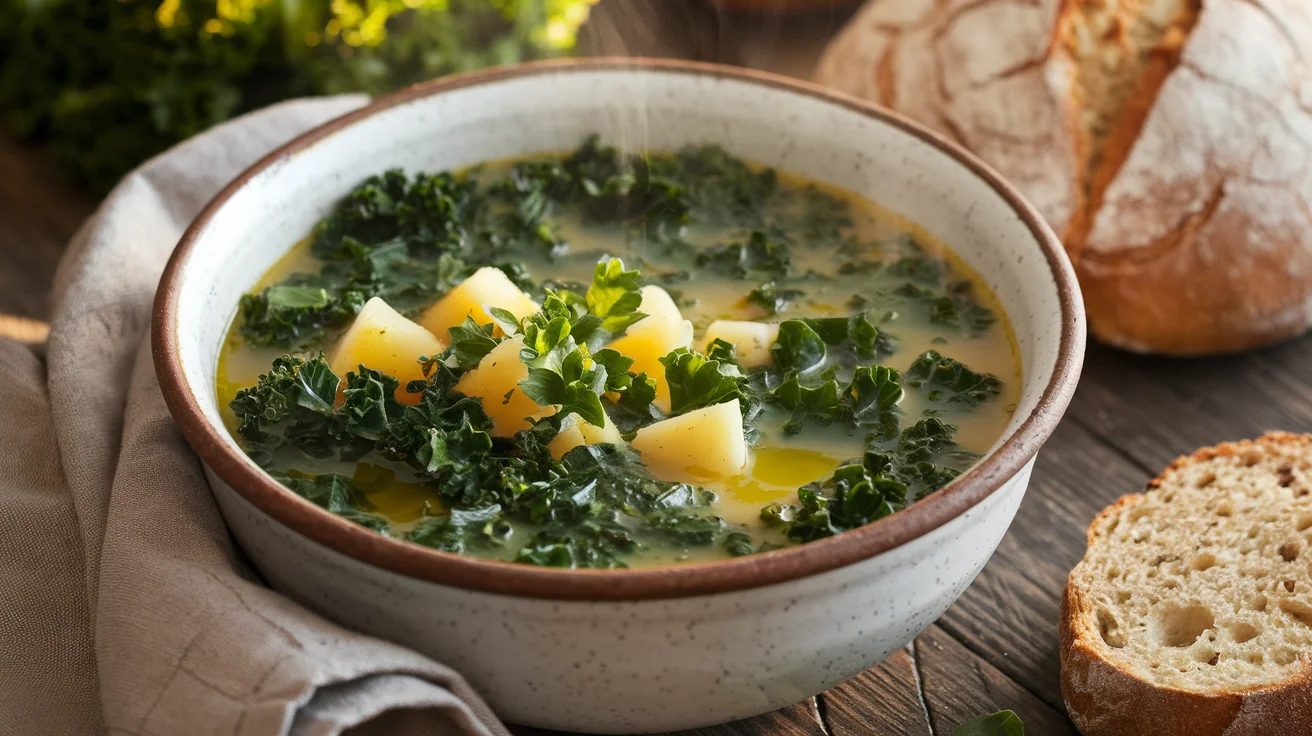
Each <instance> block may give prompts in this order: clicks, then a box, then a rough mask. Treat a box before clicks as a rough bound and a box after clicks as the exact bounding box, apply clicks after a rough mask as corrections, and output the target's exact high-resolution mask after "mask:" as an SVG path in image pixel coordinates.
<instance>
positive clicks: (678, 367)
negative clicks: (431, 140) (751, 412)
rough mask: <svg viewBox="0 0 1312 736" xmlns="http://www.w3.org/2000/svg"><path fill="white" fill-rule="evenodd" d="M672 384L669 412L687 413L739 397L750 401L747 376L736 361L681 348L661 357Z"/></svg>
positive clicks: (666, 374) (666, 377) (674, 413)
mask: <svg viewBox="0 0 1312 736" xmlns="http://www.w3.org/2000/svg"><path fill="white" fill-rule="evenodd" d="M660 361H661V365H663V366H665V382H666V383H667V384H668V385H669V387H670V412H671V414H673V415H676V416H677V415H679V414H686V413H688V412H690V411H696V410H697V409H702V408H705V407H708V406H714V405H716V404H723V403H724V402H726V401H732V400H734V399H740V400H741V401H742V402H744V403H745V402H747V401H749V400H750V397H749V396H748V395H747V393H746V389H745V386H746V380H745V379H744V378H743V374H742V372H741V371H739V370H738V366H737V365H736V364H735V363H730V362H727V361H723V360H715V359H712V358H709V357H707V356H705V355H702V354H701V353H698V352H695V351H692V350H689V349H688V348H678V349H676V350H673V351H671V352H670V353H669V354H668V355H666V356H664V357H662V358H661V359H660Z"/></svg>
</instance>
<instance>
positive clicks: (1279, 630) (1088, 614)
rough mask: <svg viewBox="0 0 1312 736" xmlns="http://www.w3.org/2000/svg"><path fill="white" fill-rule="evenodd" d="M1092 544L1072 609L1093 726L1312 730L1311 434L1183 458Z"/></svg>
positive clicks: (1067, 598) (1297, 734) (1210, 732)
mask: <svg viewBox="0 0 1312 736" xmlns="http://www.w3.org/2000/svg"><path fill="white" fill-rule="evenodd" d="M1088 545H1089V546H1088V551H1087V552H1086V553H1085V556H1084V559H1083V560H1082V561H1081V562H1080V563H1079V564H1078V565H1076V567H1075V569H1074V570H1073V571H1072V572H1071V575H1070V579H1069V580H1068V581H1067V583H1066V592H1065V595H1064V597H1063V599H1062V607H1061V609H1062V610H1061V679H1062V694H1063V695H1064V697H1065V700H1066V709H1067V711H1068V712H1069V713H1070V716H1071V719H1072V720H1073V721H1074V722H1075V725H1076V726H1077V727H1079V729H1080V731H1081V732H1083V733H1084V734H1085V736H1130V735H1132V734H1151V735H1152V736H1249V735H1251V736H1275V735H1277V734H1279V735H1280V736H1306V735H1312V435H1298V434H1289V433H1285V432H1277V433H1272V434H1268V435H1266V436H1264V437H1262V438H1260V439H1257V440H1254V441H1244V442H1231V443H1225V444H1221V445H1217V446H1215V447H1209V448H1204V449H1202V450H1199V451H1197V452H1195V453H1194V454H1192V455H1189V456H1186V457H1182V458H1180V459H1178V460H1176V461H1175V462H1174V463H1172V464H1171V465H1170V467H1168V468H1167V469H1166V470H1165V471H1164V472H1163V473H1162V474H1161V475H1160V476H1158V477H1157V478H1156V479H1154V480H1153V481H1152V482H1150V483H1149V484H1148V490H1147V492H1145V493H1142V494H1133V495H1129V496H1124V497H1123V498H1121V499H1120V500H1119V501H1117V502H1116V503H1115V504H1113V505H1111V506H1110V507H1108V508H1107V509H1105V510H1104V511H1103V512H1102V513H1101V514H1099V515H1098V517H1097V518H1095V519H1094V521H1093V524H1092V525H1090V527H1089V533H1088Z"/></svg>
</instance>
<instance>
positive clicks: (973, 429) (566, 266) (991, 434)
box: [216, 164, 1021, 567]
mask: <svg viewBox="0 0 1312 736" xmlns="http://www.w3.org/2000/svg"><path fill="white" fill-rule="evenodd" d="M506 167H507V164H494V165H488V166H485V167H480V168H479V169H478V171H477V173H476V174H475V175H476V176H477V177H479V178H485V177H488V176H492V175H495V174H498V173H503V172H504V171H505V170H506ZM779 186H780V188H781V189H792V190H796V191H798V192H800V191H802V189H803V188H804V187H810V186H815V187H816V188H817V189H819V190H820V191H822V192H824V193H825V194H828V195H830V196H832V197H835V198H839V199H841V200H844V201H846V202H847V203H848V204H849V206H850V214H851V218H852V221H853V224H852V227H851V228H850V230H849V231H848V233H849V234H850V235H855V236H856V237H857V238H859V239H860V241H862V242H867V243H890V242H895V241H896V240H897V239H898V238H899V237H901V236H905V235H910V236H912V237H913V238H914V240H915V242H916V243H917V244H918V245H919V246H920V247H921V248H922V249H923V250H924V251H925V252H926V254H927V255H929V256H932V257H934V258H936V259H941V260H942V262H943V263H944V264H945V265H946V268H947V269H948V270H949V271H950V272H951V273H952V275H953V276H954V277H956V278H965V279H968V280H969V281H970V282H972V285H973V296H974V298H975V301H976V302H978V303H979V304H980V305H981V306H984V307H987V308H989V309H991V310H993V311H994V312H995V313H996V314H997V315H998V317H999V319H998V321H997V322H996V323H995V324H993V325H992V326H991V327H989V328H988V329H986V330H984V331H983V333H982V334H980V335H978V336H965V335H961V334H951V332H950V331H945V330H944V328H943V327H942V326H940V325H936V324H933V323H931V322H930V321H929V319H928V317H927V316H926V314H923V313H922V312H923V311H924V310H921V309H918V308H903V309H898V308H896V306H890V307H888V308H885V307H883V306H881V304H880V298H879V297H876V298H874V299H873V300H872V302H870V303H869V306H866V307H864V309H865V310H866V311H867V313H868V314H869V315H870V317H871V320H872V321H873V322H874V323H875V325H876V326H877V327H878V328H879V329H880V330H881V331H884V330H887V331H888V332H889V333H891V334H893V335H894V336H895V337H896V339H897V345H898V347H897V351H896V353H895V354H894V355H893V356H892V357H891V358H889V359H887V360H884V361H882V364H883V365H888V366H890V367H893V368H896V369H897V370H899V371H902V372H905V370H906V369H907V368H908V366H909V365H910V364H911V363H912V361H914V360H915V359H916V357H917V356H919V355H920V354H921V353H923V352H925V351H927V350H936V351H939V352H940V353H942V354H944V355H946V356H949V357H951V358H955V359H956V360H959V361H961V362H963V363H965V364H966V365H968V366H969V367H970V368H971V369H973V370H975V371H979V372H985V373H990V374H993V375H994V376H997V377H998V378H1000V379H1002V381H1003V385H1002V388H1001V393H1000V395H999V396H997V397H996V398H995V399H992V400H990V401H988V402H985V403H984V404H982V405H980V406H979V407H977V408H974V409H971V410H944V409H943V408H942V407H941V406H940V407H935V408H936V411H934V412H933V415H935V416H939V417H940V418H942V419H943V420H944V421H946V422H949V423H951V424H954V425H956V426H957V428H958V432H957V435H956V440H957V442H958V444H959V445H961V446H962V447H963V448H965V449H967V450H970V451H973V452H976V453H984V452H987V451H988V449H989V448H990V447H991V446H992V445H993V443H994V442H995V441H996V440H997V439H998V437H999V436H1000V435H1001V433H1002V430H1003V427H1004V426H1005V424H1006V422H1007V421H1008V419H1009V418H1010V416H1011V413H1012V411H1013V410H1014V407H1015V403H1016V401H1017V399H1018V395H1019V388H1020V378H1021V377H1020V366H1019V359H1018V356H1017V351H1016V346H1015V341H1014V338H1013V336H1012V333H1011V328H1010V326H1009V324H1008V322H1007V319H1006V316H1005V313H1004V312H1003V311H1002V309H1001V306H1000V305H999V304H998V302H997V300H996V298H995V296H994V295H993V293H992V292H991V291H990V290H989V289H988V287H987V285H986V284H984V283H983V282H982V281H981V280H980V279H979V278H978V276H977V275H976V274H975V273H974V272H973V271H971V270H970V269H969V268H968V267H967V266H966V265H965V264H964V263H963V262H961V261H960V259H958V258H957V257H956V256H955V255H954V254H952V253H951V252H950V251H949V250H948V249H947V248H946V247H944V246H943V245H942V244H941V243H939V242H937V241H936V240H934V239H933V238H932V237H931V236H930V235H929V234H928V233H926V232H925V231H924V230H923V229H921V228H920V227H918V226H916V225H914V224H912V223H909V222H907V221H906V220H905V219H904V218H902V217H900V216H899V215H896V214H894V213H892V212H889V211H887V210H885V209H883V208H881V207H879V206H878V205H875V204H873V203H871V202H868V201H865V200H863V199H861V198H859V197H856V196H855V195H853V194H851V193H848V192H845V191H841V190H838V189H835V188H832V187H826V186H823V185H814V184H812V183H810V182H807V181H805V180H801V179H799V178H796V177H791V176H788V175H784V174H780V176H779ZM553 222H554V224H555V225H556V226H557V227H558V228H559V230H560V231H561V232H563V234H564V235H565V237H566V240H567V241H568V242H569V243H570V250H569V252H568V253H567V254H566V255H564V256H562V257H558V258H557V259H555V260H547V259H546V258H541V257H531V258H526V259H524V265H525V266H526V267H527V268H528V270H529V272H530V273H531V274H532V276H533V278H534V279H535V281H538V282H541V281H542V280H546V279H551V280H556V281H562V282H582V283H586V282H588V281H589V280H590V279H591V277H592V271H593V267H594V265H595V264H596V262H597V259H598V257H599V256H601V255H603V254H605V255H610V256H617V257H621V258H624V259H625V261H626V263H629V264H631V267H633V266H632V264H633V263H634V262H635V261H638V262H639V265H638V266H637V267H640V268H641V270H642V271H643V274H644V277H649V276H650V275H652V274H656V275H659V274H664V273H671V272H675V271H678V270H680V269H681V268H686V267H687V264H686V263H683V264H681V263H678V262H673V261H669V260H664V259H662V258H660V257H659V256H652V255H651V254H645V253H643V254H639V253H634V252H632V251H631V249H630V248H629V247H628V246H627V245H626V242H625V238H624V236H623V234H622V232H621V231H620V230H619V229H618V228H616V227H601V226H596V225H589V224H585V223H584V222H583V221H582V219H581V218H580V217H579V216H577V215H573V216H564V217H560V216H558V217H554V218H553ZM725 235H726V231H724V230H717V231H699V230H698V229H697V228H695V227H694V228H690V230H689V232H688V235H687V239H688V240H689V241H690V242H692V243H693V244H695V245H698V246H706V245H709V244H711V243H713V242H723V240H724V238H725ZM850 258H851V253H850V251H849V252H843V253H840V252H838V251H836V250H835V249H834V248H828V249H809V248H807V247H806V246H805V245H800V244H799V245H795V246H794V247H793V249H792V263H793V265H794V267H795V269H796V271H797V272H798V273H807V272H814V273H815V274H818V275H820V276H823V277H826V278H825V280H817V281H814V282H811V283H810V284H807V283H800V282H797V281H796V280H789V282H788V283H787V284H786V286H787V287H788V288H799V289H806V290H807V293H806V294H805V295H804V296H803V297H801V298H799V299H797V300H795V301H794V302H792V304H791V305H790V306H789V308H788V309H787V310H786V311H784V312H781V313H779V314H777V315H773V316H768V315H767V314H766V313H765V310H764V309H763V308H761V307H759V306H756V305H753V304H749V303H747V302H746V300H745V297H746V295H747V293H748V292H749V291H750V290H751V289H752V288H754V287H755V286H756V284H755V283H753V282H748V281H742V280H738V279H732V278H726V277H722V276H719V275H716V274H713V273H710V272H708V271H706V270H697V269H688V271H689V272H688V277H687V279H686V280H679V281H673V282H666V283H665V284H663V285H664V288H666V289H667V290H668V291H670V293H671V295H672V296H674V297H675V300H676V302H677V303H678V304H679V307H680V309H681V310H682V313H683V316H684V318H685V319H688V320H690V321H691V322H692V323H693V325H694V328H695V330H696V337H695V338H694V343H693V344H694V345H698V344H700V342H699V341H700V339H701V336H702V334H703V331H704V330H705V328H706V326H707V325H708V324H709V323H710V322H711V321H713V320H716V319H733V320H756V321H770V322H778V321H782V320H784V319H792V318H798V317H832V316H845V315H848V314H851V313H853V312H855V311H858V310H857V309H855V308H853V307H851V306H849V305H848V304H847V302H848V300H849V299H850V298H851V297H853V296H854V295H864V296H867V297H870V296H871V295H872V294H878V293H879V292H880V291H881V289H884V287H888V286H890V285H895V284H897V283H899V280H898V279H897V278H895V277H892V276H887V275H886V274H885V272H884V271H883V270H881V271H875V272H873V273H858V274H851V275H843V274H840V273H838V268H839V266H840V264H841V263H843V262H844V261H846V260H849V259H850ZM319 265H320V264H319V262H318V261H317V260H316V259H315V258H314V257H313V256H312V255H311V254H310V252H309V242H308V240H307V241H305V242H302V243H299V244H297V245H296V246H294V247H293V248H292V249H291V251H290V252H289V253H288V254H287V255H286V256H285V257H284V258H283V259H281V260H280V261H279V262H278V263H277V264H276V265H275V266H274V267H273V268H272V269H270V270H269V272H268V273H267V274H265V276H264V278H263V279H262V280H261V282H260V283H259V284H258V285H257V287H256V288H257V289H258V288H262V287H263V286H266V285H269V284H273V283H276V282H278V281H279V280H281V279H283V278H285V277H286V276H287V275H289V274H292V273H295V272H302V271H315V270H317V269H318V268H319ZM903 280H904V279H903ZM646 283H661V282H660V281H653V280H651V279H650V278H648V279H647V281H646ZM808 287H809V288H808ZM235 328H236V325H234V328H233V329H231V330H230V332H229V335H228V338H227V340H226V342H225V344H224V347H223V350H222V353H221V355H220V359H219V367H218V375H217V377H216V390H217V393H218V399H219V403H220V406H221V407H223V412H224V418H225V421H226V422H227V423H228V425H229V429H230V430H234V431H235V418H234V416H233V414H232V412H231V411H230V410H229V409H228V404H229V402H230V401H231V400H232V399H233V398H234V397H235V396H236V394H237V392H238V391H240V390H241V389H244V388H247V387H250V386H253V385H254V384H255V383H256V381H257V380H258V378H259V376H260V375H261V374H262V373H265V372H267V371H268V370H269V366H270V363H271V362H272V360H273V359H274V358H275V357H277V356H279V355H280V354H282V353H283V352H284V351H282V350H279V349H276V348H267V347H253V346H251V345H248V344H247V343H246V342H245V341H244V340H243V339H242V337H241V334H240V332H239V331H238V330H237V329H235ZM320 347H322V349H324V350H325V351H329V350H330V349H331V345H323V346H320ZM899 406H900V408H901V410H902V412H903V414H904V423H907V424H909V423H910V422H913V421H915V420H917V419H919V418H920V417H921V416H922V413H923V412H924V411H925V410H926V409H929V408H930V407H929V406H927V405H926V404H924V403H923V400H922V398H921V396H920V393H919V392H917V391H910V390H908V391H907V392H906V395H905V397H904V399H903V400H902V402H901V404H900V405H899ZM786 419H787V417H786V416H783V415H782V414H780V413H779V412H777V411H770V410H767V411H766V412H764V413H763V414H762V416H761V419H760V421H759V422H758V428H759V429H760V432H761V434H760V438H759V440H758V441H757V443H756V445H755V446H754V447H752V449H751V452H750V454H749V460H748V464H747V467H746V470H745V473H744V475H742V476H740V477H737V478H732V479H730V480H728V481H726V482H723V483H718V484H714V485H708V486H707V487H708V488H709V489H710V490H712V491H714V492H715V493H716V495H717V501H716V503H715V507H714V512H715V513H716V514H718V515H719V516H720V517H721V518H723V519H724V520H725V521H726V522H729V523H732V524H740V525H742V526H743V527H745V528H747V529H748V530H749V531H750V533H751V535H752V537H753V541H754V542H756V543H758V544H759V543H761V542H770V543H772V544H776V545H784V544H788V543H789V542H788V540H787V539H786V538H784V537H783V535H782V534H780V533H779V532H778V531H776V530H775V529H772V528H769V527H767V526H766V525H765V524H764V523H763V522H762V521H761V520H760V512H761V507H762V506H763V505H765V504H767V503H771V502H783V503H789V502H795V501H796V500H797V489H798V488H799V487H800V486H802V485H805V484H807V483H810V482H812V481H817V480H821V479H824V478H827V477H828V476H829V475H830V474H832V472H833V470H834V469H835V468H836V467H838V466H839V465H840V464H842V463H843V462H844V461H845V460H849V459H851V458H857V457H860V456H861V454H862V452H863V451H864V449H865V442H864V438H863V436H862V435H861V434H859V433H855V434H849V433H846V432H844V431H841V430H837V429H821V430H811V429H807V430H806V431H803V432H802V433H800V434H797V435H795V436H786V435H785V434H784V433H783V432H782V431H781V426H782V424H783V422H784V421H785V420H786ZM297 470H298V471H300V472H302V473H323V472H330V471H331V472H339V473H341V474H343V475H345V476H349V477H351V478H352V479H353V481H354V482H355V484H356V485H357V486H358V487H359V488H360V489H361V490H362V491H363V492H364V494H365V497H366V499H367V502H368V504H369V505H370V506H372V508H370V509H369V510H370V511H373V512H375V513H379V514H382V515H384V516H386V517H387V518H388V519H389V520H390V521H391V523H392V525H393V531H394V533H396V534H398V535H399V534H402V533H404V532H405V531H407V530H408V529H410V528H412V527H413V526H414V524H415V522H416V521H417V520H419V519H420V518H422V517H423V516H424V515H425V514H435V513H436V514H440V513H443V512H442V504H441V502H440V501H439V499H438V496H437V494H436V493H435V492H434V491H432V490H430V489H428V488H425V487H424V486H423V485H421V484H420V483H417V482H409V479H413V478H414V473H413V471H412V470H411V469H410V468H408V467H407V466H405V465H403V464H400V463H388V462H386V461H381V460H378V459H375V458H373V457H369V458H367V459H366V460H362V461H360V462H357V463H343V462H340V461H336V460H330V461H323V460H310V459H307V460H306V461H305V462H304V463H303V464H301V466H298V467H297ZM515 526H516V529H515V534H514V537H512V539H511V541H510V543H508V544H506V545H505V546H504V547H503V548H501V549H500V551H499V553H497V554H495V556H499V557H502V558H507V559H508V558H510V557H513V555H514V551H515V547H516V544H515V543H514V542H515V540H516V539H521V538H524V537H526V536H527V535H528V534H531V533H532V532H533V529H532V528H530V527H527V526H526V525H520V524H518V523H517V524H516V525H515ZM723 557H725V552H724V551H723V550H722V549H720V548H719V547H717V546H708V547H700V548H690V549H682V548H677V547H669V546H661V545H653V546H651V547H650V548H648V549H644V550H643V551H641V552H639V553H637V554H635V555H634V556H633V557H632V558H631V559H628V560H627V562H628V564H629V565H630V566H635V567H640V566H651V565H662V564H670V563H674V562H682V561H689V560H703V561H704V560H710V559H720V558H723Z"/></svg>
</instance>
